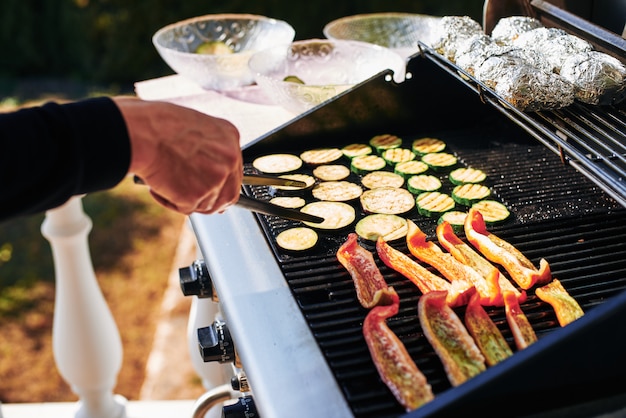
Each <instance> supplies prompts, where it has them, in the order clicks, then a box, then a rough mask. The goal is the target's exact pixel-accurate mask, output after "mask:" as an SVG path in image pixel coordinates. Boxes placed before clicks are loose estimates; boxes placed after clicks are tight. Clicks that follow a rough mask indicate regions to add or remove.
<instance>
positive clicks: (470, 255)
mask: <svg viewBox="0 0 626 418" xmlns="http://www.w3.org/2000/svg"><path fill="white" fill-rule="evenodd" d="M437 239H438V241H439V244H441V246H442V247H443V248H445V249H446V250H447V251H448V252H449V253H450V254H452V256H453V257H454V258H456V259H457V260H458V261H460V262H461V263H463V264H465V265H466V266H469V267H471V268H473V269H474V270H476V271H477V272H478V273H479V274H480V275H481V276H483V278H484V279H485V281H486V283H487V291H488V296H489V299H488V300H484V301H481V303H482V304H483V305H495V306H502V305H504V301H503V299H502V291H504V290H510V291H511V292H513V293H515V294H516V295H517V298H518V299H519V301H520V303H523V302H524V301H525V300H526V292H524V291H522V292H520V291H519V290H517V288H516V287H515V286H513V284H512V283H511V281H510V280H509V279H508V278H506V277H505V276H504V274H502V273H501V272H500V270H498V269H497V268H496V267H495V266H494V265H493V264H491V263H490V262H489V261H487V260H486V259H485V258H484V257H483V256H482V255H480V254H479V253H477V252H476V251H475V250H474V249H473V248H472V247H470V246H469V245H467V244H466V243H465V242H463V241H462V240H461V239H460V238H459V237H458V236H457V235H456V234H455V233H454V230H453V229H452V225H450V223H448V222H442V223H441V224H439V225H438V226H437Z"/></svg>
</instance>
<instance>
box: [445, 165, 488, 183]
mask: <svg viewBox="0 0 626 418" xmlns="http://www.w3.org/2000/svg"><path fill="white" fill-rule="evenodd" d="M448 177H449V179H450V182H451V183H452V184H456V185H459V184H465V183H482V182H483V181H485V179H486V178H487V174H485V172H484V171H482V170H479V169H477V168H471V167H461V168H457V169H454V170H452V171H451V172H450V175H449V176H448Z"/></svg>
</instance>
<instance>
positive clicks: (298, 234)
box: [276, 227, 319, 251]
mask: <svg viewBox="0 0 626 418" xmlns="http://www.w3.org/2000/svg"><path fill="white" fill-rule="evenodd" d="M318 238H319V237H318V235H317V232H315V231H314V230H312V229H311V228H306V227H295V228H289V229H286V230H284V231H282V232H281V233H280V234H278V235H277V236H276V244H278V246H279V247H280V248H282V249H285V250H288V251H305V250H310V249H311V248H313V247H315V245H316V244H317V241H318Z"/></svg>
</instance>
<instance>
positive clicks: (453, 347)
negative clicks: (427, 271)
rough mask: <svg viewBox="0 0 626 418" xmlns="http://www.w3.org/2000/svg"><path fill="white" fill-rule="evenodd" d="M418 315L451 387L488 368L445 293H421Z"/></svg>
mask: <svg viewBox="0 0 626 418" xmlns="http://www.w3.org/2000/svg"><path fill="white" fill-rule="evenodd" d="M417 314H418V317H419V320H420V324H421V325H422V331H423V332H424V335H425V336H426V338H427V339H428V341H429V342H430V344H431V345H432V347H433V348H434V350H435V352H436V353H437V355H438V356H439V359H440V360H441V362H442V363H443V367H444V370H445V371H446V375H447V376H448V380H450V383H451V384H452V386H458V385H460V384H461V383H463V382H465V381H466V380H468V379H470V378H472V377H474V376H476V375H478V374H479V373H481V372H483V371H484V370H485V369H486V366H485V358H484V357H483V355H482V354H481V352H480V350H479V349H478V347H477V346H476V343H475V342H474V340H473V339H472V337H471V336H470V334H469V333H468V331H467V329H466V328H465V326H464V325H463V322H461V320H460V319H459V317H458V316H457V314H456V313H454V311H453V310H452V308H450V306H448V304H447V303H446V292H445V291H435V292H430V293H426V294H424V295H422V296H420V299H419V301H418V302H417Z"/></svg>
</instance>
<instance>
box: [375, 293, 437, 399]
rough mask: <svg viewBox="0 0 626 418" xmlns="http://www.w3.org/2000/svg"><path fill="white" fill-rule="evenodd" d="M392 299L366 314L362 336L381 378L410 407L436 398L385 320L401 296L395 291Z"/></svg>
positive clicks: (392, 311)
mask: <svg viewBox="0 0 626 418" xmlns="http://www.w3.org/2000/svg"><path fill="white" fill-rule="evenodd" d="M391 289H393V288H391ZM392 299H393V302H392V303H391V304H390V305H386V306H381V305H379V306H375V307H374V308H372V310H371V311H370V312H369V313H368V314H367V316H366V317H365V321H364V322H363V336H364V337H365V341H366V343H367V347H368V349H369V351H370V355H371V357H372V360H373V362H374V365H375V366H376V369H377V370H378V374H379V375H380V378H381V379H382V381H383V382H384V383H385V384H386V385H387V387H388V388H389V390H391V393H393V395H394V396H395V398H396V399H397V400H398V402H399V403H400V404H401V405H402V406H403V407H404V408H405V409H406V410H407V411H411V410H414V409H416V408H418V407H420V406H422V405H424V404H425V403H427V402H429V401H431V400H433V399H434V395H433V392H432V390H431V387H430V385H429V384H428V381H427V380H426V377H425V376H424V374H423V373H422V372H421V371H420V370H419V368H418V367H417V365H416V364H415V362H414V361H413V359H412V358H411V356H410V355H409V353H408V352H407V350H406V347H405V346H404V344H402V341H400V339H399V338H398V336H397V335H396V334H395V333H394V332H393V331H392V330H391V329H389V326H388V325H387V323H386V321H385V320H386V319H388V318H390V317H392V316H394V315H396V314H397V313H398V309H399V306H400V298H399V297H398V295H397V294H396V293H395V292H393V294H392Z"/></svg>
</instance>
